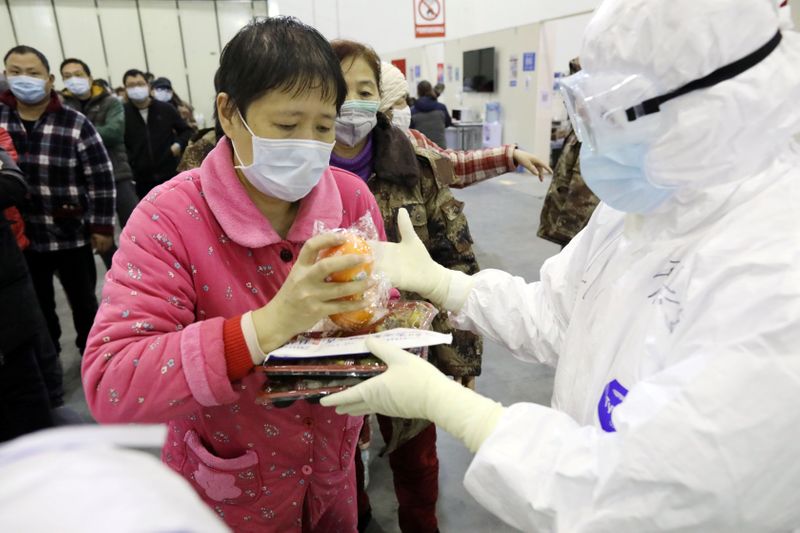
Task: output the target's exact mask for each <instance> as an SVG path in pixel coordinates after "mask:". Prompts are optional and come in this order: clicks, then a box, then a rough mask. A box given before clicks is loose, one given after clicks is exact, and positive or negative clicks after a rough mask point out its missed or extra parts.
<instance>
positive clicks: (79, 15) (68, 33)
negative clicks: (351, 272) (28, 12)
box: [52, 0, 108, 82]
mask: <svg viewBox="0 0 800 533" xmlns="http://www.w3.org/2000/svg"><path fill="white" fill-rule="evenodd" d="M54 7H55V15H56V20H57V21H58V28H59V31H60V35H61V45H62V46H63V47H64V56H65V57H77V58H80V59H81V60H83V61H84V62H86V64H88V65H89V68H90V69H91V70H92V75H93V76H94V77H96V78H108V68H107V66H106V58H105V54H104V52H103V38H102V36H101V33H100V24H99V22H98V19H97V16H96V15H95V16H86V13H92V12H93V11H94V0H69V1H67V2H58V3H54ZM52 67H53V73H54V74H55V75H56V79H57V80H58V81H59V82H60V81H61V77H60V72H57V70H58V67H59V65H58V64H53V65H52Z"/></svg>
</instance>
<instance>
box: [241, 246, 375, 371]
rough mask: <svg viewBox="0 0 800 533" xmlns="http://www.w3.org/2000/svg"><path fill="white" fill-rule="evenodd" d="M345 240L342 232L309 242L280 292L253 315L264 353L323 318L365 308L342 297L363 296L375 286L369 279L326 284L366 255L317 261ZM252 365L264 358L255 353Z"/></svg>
mask: <svg viewBox="0 0 800 533" xmlns="http://www.w3.org/2000/svg"><path fill="white" fill-rule="evenodd" d="M344 241H345V236H344V235H342V234H341V233H327V234H322V235H317V236H316V237H313V238H311V239H309V240H308V241H306V243H305V244H304V245H303V248H302V249H301V250H300V253H299V254H298V256H297V262H296V263H295V264H294V266H293V267H292V271H291V272H289V276H288V277H287V278H286V281H284V282H283V285H282V286H281V289H280V290H279V291H278V293H277V294H276V295H275V296H274V297H273V298H272V300H270V302H269V303H268V304H267V305H265V306H264V307H262V308H260V309H256V310H255V311H253V313H252V317H253V326H254V327H255V332H256V335H257V337H258V344H259V346H260V347H261V350H262V351H263V352H264V353H269V352H271V351H272V350H274V349H275V348H279V347H280V346H283V345H284V344H286V342H287V341H288V340H289V339H291V338H292V337H294V336H295V335H297V334H298V333H302V332H304V331H308V330H309V329H310V328H311V327H312V326H314V324H316V323H317V322H319V321H320V320H322V319H323V318H325V317H327V316H330V315H333V314H337V313H345V312H348V311H357V310H359V309H362V308H364V302H363V301H361V300H340V298H343V297H346V296H351V295H360V294H363V293H364V292H365V291H366V290H367V289H368V288H369V287H370V285H371V284H372V281H371V280H369V279H366V280H362V281H350V282H343V283H332V282H327V281H325V280H326V279H327V277H328V276H330V275H331V274H333V273H334V272H339V271H341V270H347V269H348V268H352V267H354V266H356V265H359V264H361V263H363V262H364V261H365V259H367V258H366V257H365V256H363V255H354V254H350V255H342V256H335V257H328V258H325V259H322V260H320V261H319V262H316V259H317V254H318V253H319V252H320V251H321V250H324V249H326V248H330V247H332V246H337V245H339V244H342V243H343V242H344ZM251 355H252V356H253V362H254V363H255V364H261V363H262V362H263V358H261V359H260V360H257V359H258V357H257V355H255V354H252V353H251Z"/></svg>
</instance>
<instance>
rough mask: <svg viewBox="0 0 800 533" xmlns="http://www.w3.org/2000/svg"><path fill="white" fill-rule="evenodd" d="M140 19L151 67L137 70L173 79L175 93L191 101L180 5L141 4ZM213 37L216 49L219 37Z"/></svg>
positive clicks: (151, 0) (148, 0) (152, 0)
mask: <svg viewBox="0 0 800 533" xmlns="http://www.w3.org/2000/svg"><path fill="white" fill-rule="evenodd" d="M139 16H140V17H141V21H142V32H143V34H144V48H145V54H146V58H147V65H146V66H145V65H142V66H139V67H137V68H140V69H143V70H148V71H150V72H152V73H153V74H154V75H155V76H156V77H160V76H164V77H166V78H169V80H170V81H171V82H172V87H173V89H175V92H177V93H178V94H179V95H180V96H181V97H182V98H186V99H187V100H189V101H191V94H190V91H189V85H188V83H187V81H186V64H185V63H184V59H183V53H184V50H183V45H182V41H181V26H180V22H179V19H178V10H177V9H176V3H175V2H174V1H170V0H139ZM212 16H213V11H212ZM213 37H214V45H215V46H216V35H214V36H213Z"/></svg>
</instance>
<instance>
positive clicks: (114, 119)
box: [61, 58, 139, 267]
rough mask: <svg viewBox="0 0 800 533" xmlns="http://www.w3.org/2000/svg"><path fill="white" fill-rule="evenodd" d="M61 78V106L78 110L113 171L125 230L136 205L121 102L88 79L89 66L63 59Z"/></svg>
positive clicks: (107, 256) (106, 259)
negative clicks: (91, 125) (106, 155)
mask: <svg viewBox="0 0 800 533" xmlns="http://www.w3.org/2000/svg"><path fill="white" fill-rule="evenodd" d="M61 78H62V79H63V80H64V85H66V87H67V88H66V89H64V90H63V91H62V92H61V97H62V100H63V102H64V105H65V106H67V107H71V108H72V109H74V110H75V111H80V112H81V113H83V114H84V115H86V118H88V119H89V121H90V122H91V123H92V124H93V125H94V127H95V129H96V130H97V133H99V134H100V138H101V139H103V145H105V147H106V151H107V152H108V157H109V159H111V165H112V167H113V168H114V183H115V184H116V188H117V219H118V220H119V225H120V226H121V227H125V224H126V223H127V222H128V218H129V217H130V216H131V213H133V209H134V208H135V207H136V204H137V203H138V202H139V198H138V197H137V196H136V189H135V188H134V185H133V171H132V170H131V166H130V164H129V163H128V153H127V151H126V150H125V110H124V108H123V107H122V102H120V101H119V100H117V99H116V98H114V97H113V96H112V95H111V92H110V91H108V90H107V89H106V88H105V87H103V85H102V84H100V83H97V82H95V80H94V79H92V71H91V70H89V65H87V64H86V63H84V62H83V61H81V60H80V59H75V58H70V59H65V60H64V61H63V62H62V63H61ZM115 251H116V246H114V247H112V249H111V251H110V252H108V253H105V254H103V262H105V264H106V267H110V266H111V256H112V255H114V252H115Z"/></svg>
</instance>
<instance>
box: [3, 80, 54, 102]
mask: <svg viewBox="0 0 800 533" xmlns="http://www.w3.org/2000/svg"><path fill="white" fill-rule="evenodd" d="M46 85H47V80H43V79H41V78H34V77H32V76H10V77H9V78H8V88H9V89H11V92H12V93H13V94H14V96H15V97H16V98H17V100H19V101H20V102H23V103H25V104H38V103H39V102H41V101H42V100H44V99H45V98H46V97H47V91H46V90H45V86H46Z"/></svg>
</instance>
